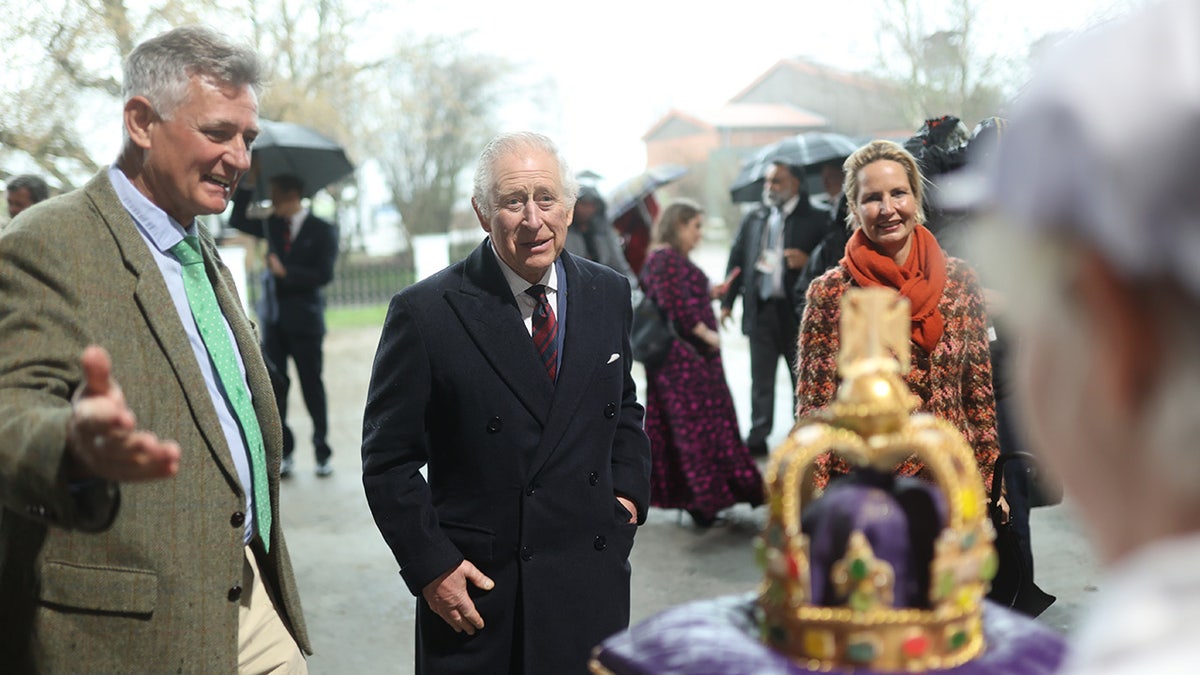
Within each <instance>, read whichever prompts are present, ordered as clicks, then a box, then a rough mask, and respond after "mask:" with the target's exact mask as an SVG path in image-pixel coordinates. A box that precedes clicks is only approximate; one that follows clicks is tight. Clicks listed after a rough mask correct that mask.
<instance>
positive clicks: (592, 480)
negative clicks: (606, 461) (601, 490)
mask: <svg viewBox="0 0 1200 675" xmlns="http://www.w3.org/2000/svg"><path fill="white" fill-rule="evenodd" d="M599 482H600V474H598V473H596V472H595V471H593V472H591V473H589V474H588V485H595V484H596V483H599Z"/></svg>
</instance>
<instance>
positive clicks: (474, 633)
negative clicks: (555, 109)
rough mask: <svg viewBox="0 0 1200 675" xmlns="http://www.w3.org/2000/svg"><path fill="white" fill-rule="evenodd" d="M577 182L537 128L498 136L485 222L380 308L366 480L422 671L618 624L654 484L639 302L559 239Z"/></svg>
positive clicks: (544, 662) (501, 664) (541, 656)
mask: <svg viewBox="0 0 1200 675" xmlns="http://www.w3.org/2000/svg"><path fill="white" fill-rule="evenodd" d="M576 190H577V187H576V182H575V178H574V176H573V175H572V174H571V171H570V169H569V167H568V166H567V163H566V161H565V160H564V159H563V158H562V155H561V154H560V153H559V151H558V149H557V147H556V146H555V144H554V143H553V141H551V140H550V139H549V138H546V137H545V136H542V135H540V134H534V133H527V132H521V133H510V134H503V135H500V136H498V137H496V138H494V139H492V141H491V142H490V143H488V145H487V147H485V148H484V150H483V152H482V153H481V155H480V157H479V163H478V165H477V167H476V171H475V188H474V197H473V198H472V205H473V206H474V208H475V213H476V215H477V217H478V218H479V223H480V226H481V227H482V228H483V230H484V231H485V232H487V233H488V235H489V236H488V237H487V238H485V239H484V240H483V242H482V243H481V244H480V245H479V246H478V247H477V248H476V249H475V250H474V251H473V252H472V253H471V254H470V255H469V256H467V258H466V259H465V260H463V261H461V262H458V263H455V264H454V265H451V266H450V267H448V268H446V269H444V270H442V271H441V272H439V273H437V274H435V275H433V276H432V277H430V278H428V279H426V280H424V281H422V282H420V283H417V284H414V285H412V286H409V287H408V288H406V289H404V290H402V291H400V292H399V293H398V294H397V295H396V296H395V297H394V298H392V302H391V306H390V307H389V309H388V315H387V319H386V321H385V323H384V326H383V334H382V336H381V337H380V341H379V350H378V352H377V354H376V356H375V365H374V369H373V371H372V375H371V384H370V389H369V391H368V395H367V406H366V412H365V415H364V419H363V447H362V454H363V484H364V487H365V489H366V495H367V502H368V504H369V505H370V507H371V511H372V513H373V514H374V516H375V522H376V524H377V525H378V527H379V529H380V531H381V533H382V534H383V537H384V539H385V540H386V541H387V543H388V545H389V546H390V547H391V549H392V552H393V554H394V555H395V557H396V561H397V562H398V563H399V564H400V574H401V576H402V577H403V578H404V581H405V583H406V584H407V585H408V588H409V590H410V591H411V592H412V593H413V594H414V595H416V596H417V597H418V600H417V611H416V614H417V619H416V633H417V649H416V671H417V672H418V673H422V674H426V673H427V674H430V675H441V674H442V673H486V674H488V675H493V674H500V673H514V674H516V673H531V674H533V673H546V674H551V673H555V674H556V673H582V672H586V668H587V659H588V654H589V653H590V652H591V650H592V648H593V647H595V645H596V644H598V643H599V642H600V641H601V640H602V639H603V638H605V637H606V636H608V635H611V634H613V633H615V632H617V631H619V630H621V629H622V628H624V627H626V626H627V625H628V623H629V609H630V596H629V577H630V566H629V552H630V550H631V549H632V547H633V540H634V534H635V533H636V531H637V527H638V524H639V523H642V522H644V521H645V518H646V511H647V508H648V506H649V501H650V482H649V479H650V447H649V442H648V441H647V439H646V434H645V432H644V431H643V430H642V415H643V410H642V406H641V405H639V404H638V402H637V389H636V385H635V384H634V380H633V377H632V375H631V371H630V364H631V360H632V357H631V353H630V346H629V330H630V323H631V321H632V314H633V308H632V305H631V303H630V290H629V283H628V282H627V281H626V280H625V278H624V277H622V276H621V275H619V274H617V273H616V272H614V271H613V270H611V269H609V268H608V267H605V266H603V265H600V264H597V263H594V262H591V261H589V260H584V259H581V258H578V257H576V256H573V255H571V254H570V253H567V252H564V251H563V247H564V243H565V240H566V233H567V226H568V224H569V223H570V222H571V211H572V207H574V205H575V195H576ZM422 467H424V468H425V469H426V470H427V474H428V479H426V478H425V477H424V476H423V474H422V473H421V469H422Z"/></svg>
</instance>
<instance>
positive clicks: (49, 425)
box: [0, 28, 310, 673]
mask: <svg viewBox="0 0 1200 675" xmlns="http://www.w3.org/2000/svg"><path fill="white" fill-rule="evenodd" d="M259 80H260V78H259V65H258V60H257V57H256V56H255V55H254V53H253V52H251V51H249V50H247V49H244V48H241V47H238V46H235V45H231V44H229V43H228V42H226V41H225V39H224V38H222V37H220V36H218V35H216V34H214V33H212V32H210V31H207V30H205V29H199V28H183V29H176V30H173V31H170V32H168V33H165V34H163V35H160V36H159V37H157V38H154V39H151V40H149V41H147V42H144V43H142V44H141V45H139V46H138V47H137V48H136V49H135V50H134V51H133V52H132V53H131V54H130V56H129V58H128V59H127V61H126V64H125V92H124V98H125V107H124V116H123V119H124V131H125V142H124V146H123V149H122V151H121V155H120V157H119V158H118V160H117V163H116V165H115V166H113V167H111V168H108V169H106V170H102V171H101V172H100V173H99V174H98V175H97V176H96V177H95V178H93V179H92V180H91V181H90V182H89V183H88V184H87V185H86V186H85V187H84V188H83V189H81V190H77V191H75V192H72V193H69V194H67V195H64V196H62V197H58V198H55V199H52V200H49V201H47V202H44V203H42V204H39V205H37V206H35V207H33V208H31V209H29V210H28V211H26V212H25V213H23V214H21V215H20V216H19V217H17V218H16V219H15V220H13V222H12V223H11V224H10V225H9V227H8V228H7V229H6V230H5V231H4V233H3V235H2V236H0V437H3V439H4V442H3V444H0V502H2V504H3V507H4V514H3V515H4V517H3V521H2V525H0V664H3V666H2V668H3V669H4V670H5V671H6V672H72V673H78V672H106V673H111V672H168V671H169V672H204V673H231V672H237V671H242V672H246V671H254V672H266V671H268V670H272V669H274V670H273V672H305V669H306V666H305V661H304V656H303V654H302V651H310V649H309V644H308V638H307V636H306V634H305V629H304V621H303V617H302V615H301V610H300V603H299V598H298V596H297V592H296V585H295V581H294V579H293V577H292V571H291V563H290V561H289V559H288V554H287V546H286V545H285V543H284V541H283V533H282V532H281V530H280V525H279V523H280V519H279V514H278V491H279V483H278V471H279V458H280V451H281V445H282V440H281V431H280V424H279V415H278V412H277V410H276V407H275V402H274V399H273V397H272V395H271V385H270V381H269V379H268V376H267V371H266V368H265V366H264V365H263V360H262V356H261V354H260V352H259V350H258V347H257V346H256V345H257V341H256V339H255V335H254V330H253V327H252V326H251V325H250V323H249V321H248V320H247V319H246V317H245V315H244V313H243V312H242V310H241V307H240V304H239V302H238V299H237V295H236V293H235V291H234V285H233V282H232V278H231V277H230V275H229V271H228V270H227V269H226V268H225V266H224V265H223V264H222V263H221V261H220V259H219V258H218V257H217V253H216V249H215V247H214V246H213V242H212V239H211V237H210V236H209V234H208V233H207V232H206V231H205V230H204V229H203V228H202V227H200V226H199V225H198V224H197V222H196V217H197V216H199V215H203V214H211V213H218V212H220V211H222V210H224V208H225V205H226V202H227V200H228V194H229V191H230V190H231V189H232V188H233V186H234V184H236V182H237V180H238V179H239V178H240V177H241V174H243V173H244V172H245V171H246V170H247V169H248V168H249V164H250V162H249V143H250V142H251V141H252V140H253V138H254V135H255V134H256V133H257V128H258V127H257V111H258V106H257V89H258V87H259ZM185 235H196V236H198V237H199V240H200V249H201V254H202V257H203V262H204V272H205V273H206V276H207V278H208V281H209V282H210V283H211V285H212V289H213V292H214V294H215V296H216V300H217V303H218V305H219V307H220V315H221V317H220V318H222V319H223V321H222V322H218V323H223V324H224V326H223V328H224V329H225V330H226V331H227V332H228V334H229V336H230V338H231V339H232V340H233V343H234V344H235V345H236V350H235V351H236V354H235V356H236V360H237V362H238V366H239V370H240V372H241V374H242V376H243V378H244V385H245V387H246V389H247V390H248V391H249V393H250V396H251V399H252V402H253V408H254V411H253V414H254V416H255V417H256V418H257V422H258V426H259V427H260V428H261V432H255V433H261V437H262V446H263V448H264V454H265V464H266V472H267V476H268V482H267V486H268V489H266V490H265V491H264V492H265V494H256V493H255V491H254V490H253V489H252V485H253V481H252V480H251V479H250V476H251V475H252V471H253V467H254V466H255V465H254V461H255V460H253V459H251V458H250V457H249V455H250V453H248V452H247V447H248V446H249V445H251V441H250V440H249V439H250V437H251V434H252V432H250V431H242V425H241V424H240V423H239V422H238V421H237V418H236V416H235V414H234V413H233V411H232V410H233V408H232V404H230V403H228V400H229V398H228V396H229V395H228V394H227V393H226V387H225V385H224V384H222V383H221V382H220V380H219V379H218V378H217V376H216V374H215V373H216V370H215V368H214V366H213V363H212V361H211V360H210V359H209V358H208V356H207V351H206V347H205V345H204V343H203V342H202V340H201V335H200V332H199V330H198V329H197V327H196V321H195V320H193V318H192V315H191V312H190V309H189V304H188V299H187V296H186V294H185V293H184V290H183V289H184V285H183V281H182V272H181V270H182V267H181V265H180V262H179V260H178V259H176V258H174V257H173V255H172V254H171V253H170V249H171V248H172V247H173V246H174V245H176V244H178V243H179V242H180V241H182V240H183V238H184V236H185ZM118 383H119V384H118ZM135 415H136V417H135ZM247 426H252V425H247ZM259 461H260V462H261V460H259ZM261 500H267V501H268V502H269V507H270V508H269V513H270V514H271V516H272V517H271V518H270V519H267V518H257V517H255V514H256V513H263V511H262V510H259V511H256V509H255V505H256V504H257V505H261ZM268 522H269V523H271V524H270V525H269V526H268V525H266V523H268ZM252 657H253V658H258V659H259V660H257V661H256V660H253V658H252Z"/></svg>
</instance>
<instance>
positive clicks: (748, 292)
mask: <svg viewBox="0 0 1200 675" xmlns="http://www.w3.org/2000/svg"><path fill="white" fill-rule="evenodd" d="M770 214H771V209H770V207H768V206H765V205H764V206H761V207H759V208H757V209H755V210H753V211H751V212H750V213H748V214H746V217H745V218H742V222H741V224H740V225H739V226H738V231H737V234H736V235H734V238H733V246H732V247H731V248H730V250H729V263H728V264H727V265H726V268H725V274H726V276H728V275H729V273H730V272H732V271H733V268H735V267H740V268H742V272H741V274H739V275H738V276H737V278H736V279H734V280H733V283H732V284H730V286H729V290H728V291H727V292H726V293H725V297H723V298H721V308H722V309H731V308H732V307H733V301H734V300H736V299H737V297H738V296H739V295H741V296H742V333H743V334H745V335H750V334H751V332H752V331H753V330H754V327H755V325H756V321H757V319H758V306H759V302H760V300H759V297H758V284H759V272H758V270H757V269H755V263H756V262H757V261H758V256H759V253H761V252H762V242H763V233H764V232H765V231H766V227H767V219H768V217H769V216H770ZM828 223H829V215H828V213H827V212H826V211H823V210H821V209H818V208H816V207H814V206H813V205H812V203H810V202H809V200H808V196H807V195H804V194H801V195H800V203H799V204H797V205H796V208H795V209H794V210H793V211H792V213H791V214H790V215H788V217H787V220H786V221H784V223H783V247H784V248H798V249H800V250H801V251H804V252H805V253H811V252H812V250H813V248H814V247H815V246H816V245H817V243H818V242H820V241H821V238H822V237H823V236H825V231H826V230H827V229H828ZM799 274H800V270H794V269H791V268H788V269H787V270H785V271H784V275H783V289H784V293H785V294H786V296H787V297H786V299H785V302H787V304H788V306H789V307H795V306H796V299H795V286H796V277H797V276H799ZM798 325H799V317H797V326H798Z"/></svg>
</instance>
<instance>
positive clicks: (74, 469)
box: [67, 345, 181, 482]
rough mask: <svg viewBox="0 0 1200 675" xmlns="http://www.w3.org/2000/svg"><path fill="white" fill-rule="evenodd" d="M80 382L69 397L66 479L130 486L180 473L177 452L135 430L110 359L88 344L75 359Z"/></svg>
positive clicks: (167, 443)
mask: <svg viewBox="0 0 1200 675" xmlns="http://www.w3.org/2000/svg"><path fill="white" fill-rule="evenodd" d="M79 363H80V365H81V366H82V367H83V377H84V381H83V384H81V385H80V386H79V389H78V390H76V392H75V395H74V396H73V397H72V399H71V419H70V420H69V421H68V423H67V452H68V454H69V456H70V457H71V458H72V459H73V460H74V461H73V464H72V465H71V467H70V470H69V474H70V475H69V478H71V479H72V480H83V479H90V478H102V479H105V480H109V481H113V482H135V481H146V480H155V479H158V478H169V477H171V476H174V475H175V473H176V472H178V471H179V458H180V454H181V451H180V448H179V444H177V443H175V442H174V441H161V440H159V438H158V436H156V435H154V434H153V433H151V432H149V431H141V430H139V429H138V428H137V419H136V417H134V414H133V411H132V410H130V409H129V406H128V405H126V403H125V394H124V393H123V392H122V391H121V387H120V386H119V385H118V384H117V382H116V380H114V379H113V377H112V359H111V358H110V357H109V355H108V352H107V351H105V350H104V348H103V347H98V346H95V345H92V346H90V347H88V348H87V349H85V350H84V351H83V355H82V356H81V357H80V358H79Z"/></svg>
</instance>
